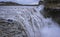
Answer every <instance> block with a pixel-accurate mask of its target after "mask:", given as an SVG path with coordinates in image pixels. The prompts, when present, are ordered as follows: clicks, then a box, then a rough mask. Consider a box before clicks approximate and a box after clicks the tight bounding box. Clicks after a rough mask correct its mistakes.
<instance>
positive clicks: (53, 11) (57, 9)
mask: <svg viewBox="0 0 60 37" xmlns="http://www.w3.org/2000/svg"><path fill="white" fill-rule="evenodd" d="M44 5H45V8H44V9H45V13H44V16H45V17H52V19H53V20H54V21H56V22H58V23H59V24H60V0H45V3H44Z"/></svg>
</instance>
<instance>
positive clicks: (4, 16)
mask: <svg viewBox="0 0 60 37" xmlns="http://www.w3.org/2000/svg"><path fill="white" fill-rule="evenodd" d="M43 9H44V6H43V5H40V6H0V20H1V21H0V23H1V22H2V21H3V23H2V24H1V25H0V31H1V32H0V37H60V27H58V26H57V23H56V22H54V21H52V19H51V18H44V16H43V15H42V14H41V12H42V11H43ZM4 22H5V23H4ZM8 23H9V24H8Z"/></svg>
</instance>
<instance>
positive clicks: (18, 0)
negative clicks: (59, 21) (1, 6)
mask: <svg viewBox="0 0 60 37" xmlns="http://www.w3.org/2000/svg"><path fill="white" fill-rule="evenodd" d="M0 1H12V2H16V3H19V4H38V2H39V0H0Z"/></svg>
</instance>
